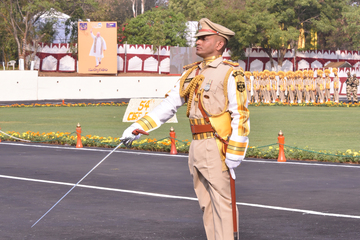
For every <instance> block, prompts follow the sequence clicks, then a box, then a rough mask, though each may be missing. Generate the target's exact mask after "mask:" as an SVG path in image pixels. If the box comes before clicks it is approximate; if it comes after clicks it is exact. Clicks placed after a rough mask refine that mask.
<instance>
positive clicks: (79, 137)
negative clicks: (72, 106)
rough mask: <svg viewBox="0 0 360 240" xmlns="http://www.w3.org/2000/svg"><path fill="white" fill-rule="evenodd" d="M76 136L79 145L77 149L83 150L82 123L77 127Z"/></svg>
mask: <svg viewBox="0 0 360 240" xmlns="http://www.w3.org/2000/svg"><path fill="white" fill-rule="evenodd" d="M76 135H77V143H76V148H82V147H83V145H82V142H81V126H80V123H78V124H77V125H76Z"/></svg>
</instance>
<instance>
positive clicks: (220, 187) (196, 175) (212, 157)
mask: <svg viewBox="0 0 360 240" xmlns="http://www.w3.org/2000/svg"><path fill="white" fill-rule="evenodd" d="M189 170H190V174H191V175H192V177H193V183H194V190H195V193H196V196H197V198H198V200H199V205H200V208H201V210H202V211H203V223H204V227H205V232H206V237H207V239H208V240H233V239H234V232H233V231H234V230H233V220H232V209H231V193H230V176H229V171H222V162H221V157H220V154H219V150H218V147H217V144H216V140H215V139H214V138H209V139H204V140H193V141H192V142H191V145H190V150H189ZM238 222H239V221H238Z"/></svg>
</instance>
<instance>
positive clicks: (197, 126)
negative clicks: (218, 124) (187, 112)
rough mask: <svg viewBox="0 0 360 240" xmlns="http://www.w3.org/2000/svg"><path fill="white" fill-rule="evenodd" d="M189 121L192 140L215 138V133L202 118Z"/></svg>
mask: <svg viewBox="0 0 360 240" xmlns="http://www.w3.org/2000/svg"><path fill="white" fill-rule="evenodd" d="M189 120H190V128H191V132H192V138H193V140H201V139H207V138H214V137H215V131H214V130H213V129H212V128H211V125H210V124H209V123H206V121H205V119H204V118H196V119H189Z"/></svg>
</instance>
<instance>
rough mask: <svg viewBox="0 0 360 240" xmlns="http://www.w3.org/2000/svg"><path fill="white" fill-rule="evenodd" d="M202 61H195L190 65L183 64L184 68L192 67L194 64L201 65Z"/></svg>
mask: <svg viewBox="0 0 360 240" xmlns="http://www.w3.org/2000/svg"><path fill="white" fill-rule="evenodd" d="M201 62H202V61H199V62H194V63H191V64H189V65H185V66H183V69H189V68H192V67H193V66H196V65H199V64H200V63H201Z"/></svg>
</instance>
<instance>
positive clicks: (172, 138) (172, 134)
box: [170, 127, 177, 155]
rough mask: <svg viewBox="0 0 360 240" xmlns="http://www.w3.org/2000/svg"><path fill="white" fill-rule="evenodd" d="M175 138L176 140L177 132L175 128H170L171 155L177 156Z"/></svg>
mask: <svg viewBox="0 0 360 240" xmlns="http://www.w3.org/2000/svg"><path fill="white" fill-rule="evenodd" d="M175 138H176V134H175V130H174V128H173V127H171V128H170V140H171V148H170V154H173V155H176V154H177V150H176V145H175Z"/></svg>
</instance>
